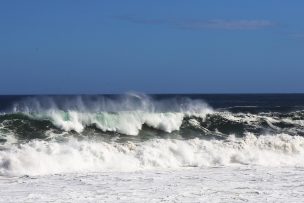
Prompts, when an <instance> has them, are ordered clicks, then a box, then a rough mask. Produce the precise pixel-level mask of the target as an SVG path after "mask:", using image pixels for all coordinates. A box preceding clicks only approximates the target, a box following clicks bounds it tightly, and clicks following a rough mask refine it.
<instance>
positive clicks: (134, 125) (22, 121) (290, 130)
mask: <svg viewBox="0 0 304 203" xmlns="http://www.w3.org/2000/svg"><path fill="white" fill-rule="evenodd" d="M231 103H233V102H231V101H230V103H229V105H230V104H231ZM239 103H240V102H239ZM247 103H248V102H247ZM247 103H246V102H245V105H244V106H234V107H231V106H229V107H227V108H212V107H210V106H209V105H208V104H206V103H205V102H204V101H203V100H201V99H190V98H185V97H177V96H168V97H167V98H161V99H155V98H153V97H150V96H147V95H141V94H127V95H116V96H115V95H114V96H113V95H110V96H67V97H66V96H50V97H46V96H42V97H36V96H35V97H26V98H22V99H21V100H17V101H15V100H14V101H13V102H12V101H8V102H2V103H1V100H0V175H43V174H52V173H69V172H79V171H86V172H97V171H108V170H117V171H125V170H127V171H130V170H131V171H134V170H145V169H162V168H169V169H171V168H187V167H207V166H231V165H233V166H234V165H263V166H298V167H304V111H303V108H302V107H301V108H298V109H294V107H293V106H289V107H286V106H285V107H280V106H276V107H275V108H274V107H269V108H268V107H267V106H262V107H259V106H253V105H246V104H247ZM250 104H251V103H250ZM280 109H284V110H281V111H280Z"/></svg>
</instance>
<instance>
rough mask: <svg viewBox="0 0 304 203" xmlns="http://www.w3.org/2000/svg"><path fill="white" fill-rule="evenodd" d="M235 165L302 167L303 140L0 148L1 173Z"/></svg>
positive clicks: (250, 137)
mask: <svg viewBox="0 0 304 203" xmlns="http://www.w3.org/2000/svg"><path fill="white" fill-rule="evenodd" d="M237 165H263V166H272V167H273V166H297V167H303V166H304V138H303V137H299V136H290V135H287V134H278V135H263V136H259V137H257V136H255V135H253V134H247V135H246V136H245V137H243V138H236V137H235V136H229V137H228V138H227V139H226V140H202V139H198V138H195V139H190V140H176V139H153V140H148V141H145V142H141V143H136V142H126V143H107V142H101V141H100V142H96V141H89V140H87V141H79V140H76V139H68V141H66V142H54V141H51V142H49V141H42V140H33V141H30V142H28V143H24V144H20V145H15V146H9V148H6V149H2V150H1V151H0V174H2V175H44V174H53V173H70V172H80V171H81V172H100V171H109V170H110V171H113V170H114V171H134V170H144V169H164V168H166V169H178V168H184V167H208V166H237Z"/></svg>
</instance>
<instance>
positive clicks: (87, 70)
mask: <svg viewBox="0 0 304 203" xmlns="http://www.w3.org/2000/svg"><path fill="white" fill-rule="evenodd" d="M303 20H304V1H303V0H293V1H287V0H286V1H285V0H282V1H279V0H263V1H262V0H261V1H253V0H252V1H250V0H231V1H227V0H222V1H220V0H217V1H211V0H210V1H203V0H187V1H185V0H176V1H169V0H168V1H167V0H166V1H165V0H154V1H144V0H130V1H125V0H121V1H119V0H117V1H114V0H108V1H103V0H100V1H97V0H96V1H94V0H83V1H76V0H74V1H72V0H71V1H69V0H49V1H41V0H36V1H33V0H27V1H23V0H19V1H16V0H1V1H0V26H1V27H0V94H51V93H52V94H65V93H69V94H73V93H88V94H92V93H121V92H126V91H139V92H146V93H230V92H232V93H240V92H249V93H253V92H304V79H303V76H304V22H303Z"/></svg>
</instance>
